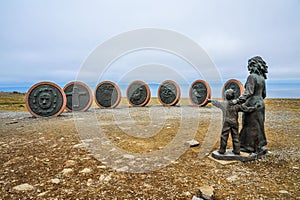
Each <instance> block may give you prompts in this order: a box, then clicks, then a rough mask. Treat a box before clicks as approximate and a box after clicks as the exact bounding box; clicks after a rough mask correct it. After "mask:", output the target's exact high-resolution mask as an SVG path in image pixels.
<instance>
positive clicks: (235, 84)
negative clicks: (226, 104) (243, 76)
mask: <svg viewBox="0 0 300 200" xmlns="http://www.w3.org/2000/svg"><path fill="white" fill-rule="evenodd" d="M228 89H232V90H233V91H234V93H235V94H234V99H237V98H238V97H239V96H240V95H241V94H243V93H244V91H245V88H244V86H243V84H242V83H241V82H240V81H239V80H236V79H230V80H228V81H226V83H225V84H224V86H223V89H222V97H223V99H225V98H224V93H225V91H226V90H228Z"/></svg>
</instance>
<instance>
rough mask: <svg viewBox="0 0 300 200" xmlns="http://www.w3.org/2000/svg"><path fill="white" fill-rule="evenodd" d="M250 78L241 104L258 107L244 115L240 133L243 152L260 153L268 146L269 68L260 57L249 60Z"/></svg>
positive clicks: (240, 98) (240, 100)
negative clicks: (266, 126) (266, 98)
mask: <svg viewBox="0 0 300 200" xmlns="http://www.w3.org/2000/svg"><path fill="white" fill-rule="evenodd" d="M248 71H249V73H250V74H249V76H248V78H247V82H246V84H245V88H246V89H245V92H244V93H243V94H242V95H241V96H240V97H239V98H238V102H239V103H244V104H245V105H246V106H257V107H258V109H257V110H256V111H254V112H251V113H244V114H243V127H242V130H241V132H240V138H239V139H240V143H241V151H245V152H254V153H259V152H260V151H262V148H263V147H264V146H265V145H267V138H266V135H265V128H264V124H265V103H264V99H265V97H266V83H265V80H266V79H267V73H268V66H267V64H266V62H265V61H264V60H263V59H262V58H261V57H260V56H255V57H253V58H250V59H249V60H248Z"/></svg>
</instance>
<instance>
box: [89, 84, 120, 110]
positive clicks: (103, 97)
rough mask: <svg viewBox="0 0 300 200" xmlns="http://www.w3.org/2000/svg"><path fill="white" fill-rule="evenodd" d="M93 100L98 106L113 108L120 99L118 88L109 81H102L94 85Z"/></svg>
mask: <svg viewBox="0 0 300 200" xmlns="http://www.w3.org/2000/svg"><path fill="white" fill-rule="evenodd" d="M94 95H95V101H96V104H97V105H98V106H99V107H100V108H115V107H117V106H118V105H119V103H120V101H121V91H120V88H119V87H118V86H117V85H116V84H115V83H113V82H111V81H103V82H101V83H99V84H98V85H97V86H96V89H95V93H94Z"/></svg>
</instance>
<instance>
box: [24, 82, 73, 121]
mask: <svg viewBox="0 0 300 200" xmlns="http://www.w3.org/2000/svg"><path fill="white" fill-rule="evenodd" d="M66 102H67V100H66V96H65V93H64V91H63V90H62V89H61V88H60V87H59V86H58V85H56V84H55V83H52V82H39V83H36V84H35V85H33V86H32V87H31V88H30V89H29V90H28V92H27V93H26V108H27V109H28V111H29V112H30V113H31V114H32V115H33V116H34V117H51V116H58V115H60V114H61V113H62V112H63V111H64V109H65V107H66Z"/></svg>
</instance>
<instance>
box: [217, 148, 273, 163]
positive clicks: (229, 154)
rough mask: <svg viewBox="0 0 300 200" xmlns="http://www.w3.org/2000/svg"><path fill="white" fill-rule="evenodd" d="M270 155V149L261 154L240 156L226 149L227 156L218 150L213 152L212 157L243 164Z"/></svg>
mask: <svg viewBox="0 0 300 200" xmlns="http://www.w3.org/2000/svg"><path fill="white" fill-rule="evenodd" d="M267 153H268V149H265V148H263V149H262V151H261V152H259V153H245V152H241V154H240V155H236V154H234V153H232V149H226V152H225V154H220V153H219V152H218V150H215V151H213V152H212V155H211V156H212V157H213V158H215V159H218V160H238V161H242V162H246V161H251V160H256V159H258V158H259V157H261V156H263V155H265V154H267Z"/></svg>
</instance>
